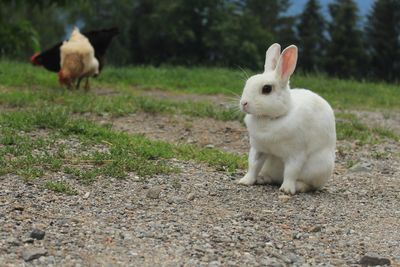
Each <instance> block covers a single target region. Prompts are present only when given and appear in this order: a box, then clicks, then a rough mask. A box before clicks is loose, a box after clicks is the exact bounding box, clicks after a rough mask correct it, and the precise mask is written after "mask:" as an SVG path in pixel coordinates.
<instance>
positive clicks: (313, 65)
mask: <svg viewBox="0 0 400 267" xmlns="http://www.w3.org/2000/svg"><path fill="white" fill-rule="evenodd" d="M297 30H298V36H299V64H298V65H299V67H300V68H301V69H302V70H303V71H306V72H310V71H317V72H321V71H322V70H323V66H322V63H323V62H322V59H323V57H324V52H325V45H326V38H325V20H324V17H323V16H322V14H321V6H320V4H319V1H318V0H309V1H308V2H307V4H306V7H305V8H304V11H303V13H302V14H301V15H300V22H299V24H298V26H297Z"/></svg>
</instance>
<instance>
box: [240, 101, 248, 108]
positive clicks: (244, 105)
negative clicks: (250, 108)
mask: <svg viewBox="0 0 400 267" xmlns="http://www.w3.org/2000/svg"><path fill="white" fill-rule="evenodd" d="M240 102H241V104H242V106H243V107H247V105H248V104H249V102H247V101H240Z"/></svg>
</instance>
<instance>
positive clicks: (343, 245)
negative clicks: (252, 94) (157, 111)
mask: <svg viewBox="0 0 400 267" xmlns="http://www.w3.org/2000/svg"><path fill="white" fill-rule="evenodd" d="M95 119H96V120H97V121H98V122H104V123H109V122H110V121H111V118H107V117H101V118H99V117H97V118H95ZM112 120H113V124H114V127H115V129H117V130H123V131H127V132H131V133H143V134H145V135H147V136H148V137H150V138H155V139H162V140H167V141H169V142H189V143H193V144H197V145H199V146H213V147H217V148H220V149H223V150H226V151H230V152H237V153H247V150H248V139H247V134H246V130H245V128H244V126H243V125H241V124H240V123H237V122H218V121H214V120H211V119H194V118H188V117H182V116H167V115H149V114H144V113H139V114H136V115H134V116H130V117H122V118H118V119H112ZM66 142H68V140H66ZM73 142H77V141H76V140H73ZM398 151H400V145H399V144H398V143H395V142H390V141H387V142H384V143H382V144H378V145H366V146H363V147H359V146H357V145H356V144H354V143H351V142H339V144H338V153H337V164H336V169H335V174H334V177H333V178H332V179H331V180H330V182H329V183H328V184H327V186H325V187H324V188H323V189H322V190H320V191H318V192H315V193H308V194H298V195H295V196H286V195H284V194H282V193H280V192H279V190H278V187H274V186H252V187H245V186H239V185H237V184H236V183H235V180H236V179H239V178H240V177H242V176H243V175H244V171H238V172H237V173H234V174H227V173H222V172H217V171H216V170H215V169H213V168H210V167H208V166H205V165H202V164H199V163H195V162H181V161H177V160H173V161H171V164H173V165H175V166H177V167H179V168H180V169H181V170H182V172H180V173H176V174H169V175H158V176H155V177H151V178H148V179H146V180H141V179H139V178H138V177H136V176H135V174H131V175H130V177H129V178H128V179H125V180H116V179H112V178H107V177H100V178H99V179H98V180H97V181H96V182H94V183H93V184H90V185H82V184H80V183H79V182H78V181H77V180H76V179H74V178H73V177H71V176H70V175H66V174H64V173H48V174H46V175H45V177H43V178H42V179H38V180H35V181H32V182H25V181H24V180H23V179H22V178H21V177H18V176H16V175H5V176H1V177H0V188H1V190H0V226H1V227H0V265H1V266H24V265H25V266H316V265H321V266H358V265H359V262H360V261H361V260H362V261H364V262H365V261H367V260H368V258H366V257H365V255H370V256H371V257H370V258H369V262H371V263H372V261H373V260H374V259H375V260H378V259H379V260H380V263H381V265H382V264H384V263H388V261H390V263H391V265H392V266H400V209H399V207H400V180H399V179H400V162H399V156H398ZM396 153H397V154H396ZM350 163H351V164H350ZM350 165H352V166H350ZM49 180H52V181H54V180H55V181H63V182H66V183H68V184H70V185H71V186H72V187H73V188H74V189H76V190H77V191H78V192H79V194H78V195H76V196H67V195H64V194H59V193H54V192H52V191H49V190H46V189H43V184H44V183H45V182H46V181H49ZM39 230H41V231H44V233H45V235H44V238H43V239H41V237H42V232H41V231H39ZM32 231H34V233H32ZM35 257H37V259H32V258H35Z"/></svg>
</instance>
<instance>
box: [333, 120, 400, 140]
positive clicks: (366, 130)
mask: <svg viewBox="0 0 400 267" xmlns="http://www.w3.org/2000/svg"><path fill="white" fill-rule="evenodd" d="M336 117H337V118H338V119H339V120H337V121H336V134H337V139H338V140H355V141H358V142H359V144H360V145H363V144H367V143H369V144H374V143H378V142H380V141H382V140H383V139H385V138H388V139H392V140H395V141H400V136H399V135H397V134H395V133H394V132H392V131H390V130H387V129H383V128H379V127H368V126H366V125H365V124H362V123H361V122H360V121H359V119H358V118H357V116H355V115H354V114H349V113H339V114H337V115H336Z"/></svg>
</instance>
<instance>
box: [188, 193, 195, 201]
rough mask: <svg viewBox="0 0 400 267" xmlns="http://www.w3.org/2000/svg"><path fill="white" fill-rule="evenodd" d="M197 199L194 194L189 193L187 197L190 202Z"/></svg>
mask: <svg viewBox="0 0 400 267" xmlns="http://www.w3.org/2000/svg"><path fill="white" fill-rule="evenodd" d="M195 198H196V194H195V193H194V192H192V193H189V194H188V196H187V199H188V200H190V201H192V200H194V199H195Z"/></svg>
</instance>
